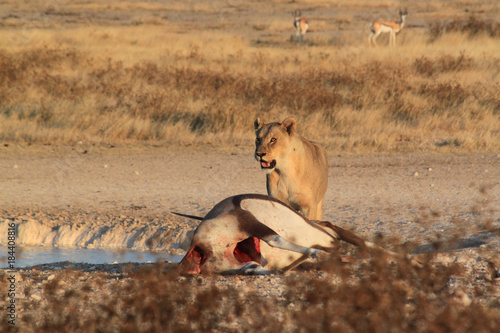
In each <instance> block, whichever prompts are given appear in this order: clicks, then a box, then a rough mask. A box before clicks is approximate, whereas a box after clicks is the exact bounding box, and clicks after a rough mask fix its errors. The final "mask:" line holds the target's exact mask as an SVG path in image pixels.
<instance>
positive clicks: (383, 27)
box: [368, 8, 408, 47]
mask: <svg viewBox="0 0 500 333" xmlns="http://www.w3.org/2000/svg"><path fill="white" fill-rule="evenodd" d="M407 15H408V11H407V10H406V8H405V9H404V10H401V9H400V10H399V19H400V20H399V22H398V21H384V20H377V21H373V22H372V24H370V30H371V31H372V33H371V35H370V36H369V37H368V45H370V46H371V44H372V40H373V45H375V46H378V45H377V42H376V41H375V40H376V39H377V37H378V35H380V34H381V33H386V32H388V33H389V34H390V35H389V46H391V45H394V47H396V34H397V33H398V32H400V31H401V29H403V27H404V25H405V19H406V16H407Z"/></svg>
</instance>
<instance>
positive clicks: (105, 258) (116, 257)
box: [0, 246, 182, 268]
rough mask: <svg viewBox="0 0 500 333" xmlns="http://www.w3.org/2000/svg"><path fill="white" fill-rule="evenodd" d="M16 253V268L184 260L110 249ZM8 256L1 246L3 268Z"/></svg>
mask: <svg viewBox="0 0 500 333" xmlns="http://www.w3.org/2000/svg"><path fill="white" fill-rule="evenodd" d="M16 252H17V253H16V259H15V264H14V266H15V267H26V266H34V265H40V264H50V263H54V262H60V261H69V262H72V263H88V264H111V263H126V262H137V263H147V262H151V263H155V262H164V261H169V262H179V261H180V260H181V259H182V256H178V255H171V254H168V253H154V252H138V251H130V250H126V251H120V250H110V249H85V248H57V247H48V246H18V247H16ZM7 256H8V254H7V247H6V246H0V267H1V268H5V267H7V266H8V263H7Z"/></svg>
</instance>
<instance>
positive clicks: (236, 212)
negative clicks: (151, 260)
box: [179, 194, 372, 274]
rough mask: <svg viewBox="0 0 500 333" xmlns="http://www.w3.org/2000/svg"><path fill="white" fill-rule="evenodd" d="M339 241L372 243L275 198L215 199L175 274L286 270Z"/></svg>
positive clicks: (263, 196) (336, 244) (251, 272)
mask: <svg viewBox="0 0 500 333" xmlns="http://www.w3.org/2000/svg"><path fill="white" fill-rule="evenodd" d="M180 215H182V214H180ZM191 217H192V216H191ZM200 219H201V218H200ZM339 240H344V241H346V242H349V243H351V244H354V245H357V246H360V247H367V246H368V247H370V246H371V245H372V244H371V243H368V242H364V241H363V240H362V239H360V238H359V237H357V236H356V235H354V234H352V233H351V232H349V231H347V230H344V229H342V228H339V227H337V226H334V225H332V224H331V223H329V222H319V221H318V222H313V221H309V220H307V219H306V218H304V217H303V216H302V215H300V214H298V213H297V212H296V211H294V210H293V209H291V208H290V207H289V206H287V205H286V204H284V203H282V202H281V201H279V200H277V199H274V198H271V197H268V196H265V195H260V194H242V195H237V196H234V197H230V198H227V199H225V200H223V201H221V202H220V203H218V204H217V205H215V207H214V208H213V209H212V210H211V211H210V212H209V213H208V214H207V215H206V216H205V217H204V218H203V221H202V222H201V224H200V225H199V226H198V228H197V229H196V231H195V233H194V235H193V239H192V242H191V245H190V247H189V250H188V252H187V254H186V255H185V256H184V258H183V259H182V261H181V262H180V264H179V270H180V272H182V273H189V274H200V273H243V274H267V273H271V272H274V271H286V270H288V269H291V268H293V267H296V266H297V265H299V264H300V263H302V262H304V261H306V260H308V259H311V258H316V257H317V256H318V254H320V253H326V252H331V251H333V250H335V249H337V248H338V244H339Z"/></svg>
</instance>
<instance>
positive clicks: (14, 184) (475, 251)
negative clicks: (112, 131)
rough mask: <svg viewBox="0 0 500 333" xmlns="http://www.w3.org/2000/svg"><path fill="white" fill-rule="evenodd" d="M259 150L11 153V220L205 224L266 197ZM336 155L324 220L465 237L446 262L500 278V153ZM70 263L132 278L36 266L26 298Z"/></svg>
mask: <svg viewBox="0 0 500 333" xmlns="http://www.w3.org/2000/svg"><path fill="white" fill-rule="evenodd" d="M252 154H253V153H252V151H251V150H250V149H247V148H245V149H243V148H241V147H233V148H226V149H224V150H217V149H214V148H204V149H202V148H199V147H198V148H197V147H183V148H182V149H178V150H172V149H169V148H165V147H150V146H149V147H144V146H142V147H139V146H134V147H126V146H117V147H110V146H100V147H96V146H86V145H85V144H80V145H76V146H74V147H70V146H12V145H10V146H3V147H1V148H0V193H1V197H0V200H1V206H0V207H1V208H0V219H7V218H9V219H23V218H25V217H30V218H34V219H39V220H44V221H45V222H46V223H52V224H53V225H57V224H63V223H67V222H75V221H80V222H82V223H94V224H95V223H100V224H103V225H106V224H107V223H111V222H113V223H116V222H117V221H118V222H121V223H124V224H126V222H127V221H129V220H135V221H139V223H144V224H148V223H163V224H164V225H165V226H167V227H168V228H170V229H172V230H181V229H182V230H184V229H192V228H194V227H195V226H196V225H197V223H198V222H197V221H192V220H188V219H185V218H181V217H177V216H174V215H172V214H170V213H169V212H171V211H177V212H183V213H188V214H194V215H200V216H203V215H204V214H206V213H207V212H208V211H209V210H210V209H211V207H213V205H214V204H216V203H217V202H219V201H220V200H222V199H224V198H226V197H228V196H231V195H234V194H240V193H265V175H264V174H263V173H262V172H261V171H260V170H259V166H258V163H257V162H256V161H255V160H254V159H253V155H252ZM329 157H330V170H329V189H328V192H327V195H326V199H325V207H324V214H323V215H324V219H326V220H329V221H332V222H334V223H335V224H337V225H339V226H341V227H344V228H348V229H353V230H355V231H356V233H357V234H359V235H360V236H362V237H364V238H366V239H373V237H374V235H375V234H376V233H380V234H382V235H383V236H385V237H386V238H390V237H396V238H397V239H398V242H417V243H419V244H422V243H428V242H429V241H433V240H437V239H439V237H441V238H442V239H447V238H450V237H451V236H452V235H453V234H460V235H461V237H462V238H465V239H468V240H469V241H470V242H469V243H468V244H470V245H472V247H470V248H466V249H460V250H457V251H452V252H449V253H447V254H446V255H444V257H443V258H444V260H445V261H447V262H459V263H463V264H464V265H465V266H466V268H467V274H470V276H471V277H472V280H475V281H476V283H479V284H481V283H486V280H487V279H490V280H491V277H492V276H493V279H495V278H496V277H497V276H498V272H493V273H491V270H490V271H488V267H487V263H488V261H492V260H493V261H494V260H495V258H494V257H495V253H498V251H499V250H500V240H499V237H498V236H495V235H493V234H488V235H486V236H484V234H483V236H484V237H478V236H477V235H478V233H479V232H480V231H481V230H482V228H483V227H484V225H487V224H489V225H490V226H493V227H496V228H498V227H499V225H500V215H499V212H500V184H499V183H500V155H493V154H492V155H463V156H462V155H439V154H419V153H413V154H410V155H402V154H396V155H343V154H330V156H329ZM68 267H72V268H75V269H77V270H79V271H81V272H82V273H81V274H84V275H83V276H81V277H80V280H82V281H87V280H89V279H92V276H95V278H96V279H102V275H101V274H102V273H104V274H108V275H109V276H110V277H111V278H110V279H106V281H107V282H106V283H111V281H114V280H113V279H115V278H121V277H123V276H124V274H125V273H124V272H125V271H126V270H125V269H124V268H123V267H122V266H120V265H118V266H117V265H85V264H79V265H71V264H70V263H59V264H51V265H43V266H39V267H35V268H33V267H29V268H26V269H24V270H22V272H23V273H22V274H23V278H22V280H23V282H22V283H21V287H20V288H21V290H24V288H29V289H28V290H30V292H29V295H28V294H24V295H23V294H22V292H21V293H20V295H23V296H20V297H22V298H23V299H26V300H31V301H33V300H35V301H41V300H42V296H41V290H42V289H43V288H44V286H45V285H46V284H47V283H48V282H49V281H50V280H52V279H54V276H55V275H57V274H58V271H60V270H61V269H62V268H68ZM497 268H498V267H497ZM167 269H168V267H167ZM293 274H297V273H293ZM304 274H305V273H304ZM492 274H493V275H492ZM57 279H58V281H60V283H66V282H68V283H69V282H70V280H71V279H72V277H71V276H69V277H67V278H66V279H69V280H68V281H66V282H64V281H65V280H64V279H65V278H63V277H62V276H61V277H58V278H57ZM125 280H126V279H124V281H125ZM61 281H62V282H61ZM196 281H197V282H193V283H195V284H196V285H199V286H203V285H209V284H208V282H207V281H212V282H215V283H216V285H218V286H219V287H224V286H226V287H227V286H228V285H241V284H242V283H243V284H244V285H247V286H248V288H247V289H252V290H253V291H257V290H258V291H257V292H258V293H260V294H261V295H262V296H263V297H278V298H279V297H283V292H284V286H283V283H284V282H283V280H282V279H281V278H280V277H279V276H274V277H271V278H261V277H248V279H247V280H242V277H212V278H210V277H204V278H203V279H201V280H196ZM242 281H243V282H242ZM245 281H246V282H245ZM124 283H125V282H124ZM470 288H471V290H472V288H473V286H470ZM96 297H99V296H98V294H97V293H96ZM498 297H500V293H499V291H498V288H497V289H496V291H495V292H493V293H488V294H485V295H483V302H484V303H488V302H491V300H492V299H498ZM30 311H35V310H30Z"/></svg>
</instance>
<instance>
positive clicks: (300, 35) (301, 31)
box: [292, 10, 309, 43]
mask: <svg viewBox="0 0 500 333" xmlns="http://www.w3.org/2000/svg"><path fill="white" fill-rule="evenodd" d="M301 15H302V13H301V12H300V11H298V10H296V11H295V12H293V13H292V16H293V25H294V26H295V29H297V32H296V34H297V41H299V40H300V42H301V43H302V42H304V35H305V34H306V31H307V28H309V24H308V22H307V20H306V19H305V18H303V17H300V16H301Z"/></svg>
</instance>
